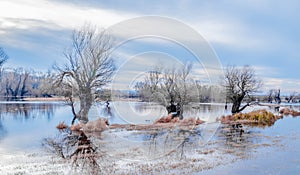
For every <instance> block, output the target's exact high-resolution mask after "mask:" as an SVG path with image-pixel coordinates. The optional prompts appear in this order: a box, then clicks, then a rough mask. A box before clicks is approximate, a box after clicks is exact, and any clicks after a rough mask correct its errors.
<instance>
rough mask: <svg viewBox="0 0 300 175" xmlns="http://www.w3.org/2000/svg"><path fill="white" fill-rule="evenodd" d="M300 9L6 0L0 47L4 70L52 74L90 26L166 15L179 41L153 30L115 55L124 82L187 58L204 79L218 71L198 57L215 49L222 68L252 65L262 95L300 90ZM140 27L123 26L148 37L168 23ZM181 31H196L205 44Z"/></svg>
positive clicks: (138, 0)
mask: <svg viewBox="0 0 300 175" xmlns="http://www.w3.org/2000/svg"><path fill="white" fill-rule="evenodd" d="M299 7H300V1H297V0H286V1H282V0H251V1H250V0H244V1H238V0H226V1H225V0H216V1H202V0H201V1H199V0H177V1H160V0H153V1H151V2H150V1H146V0H132V1H124V0H112V1H101V0H84V1H83V0H1V1H0V47H2V48H3V49H4V50H5V51H6V53H7V54H8V55H9V60H8V62H7V63H6V64H5V66H7V67H25V68H32V69H36V70H40V71H47V70H49V69H51V67H52V65H53V64H54V63H64V61H65V58H64V55H63V51H64V49H66V48H67V47H69V46H70V43H71V40H70V36H71V33H72V31H73V30H74V29H78V28H80V27H81V26H83V25H84V24H86V23H90V24H93V25H95V26H97V27H99V28H106V29H107V28H109V29H115V28H117V27H118V26H120V25H119V24H124V23H125V24H128V23H129V22H128V21H130V20H131V19H136V18H139V19H148V18H147V16H152V17H156V18H157V17H162V18H167V19H171V20H173V21H175V23H176V26H175V27H170V28H169V29H168V30H167V31H166V32H169V33H173V34H174V33H175V35H176V36H175V35H174V37H175V39H174V38H171V39H173V40H170V38H164V37H161V36H158V37H157V36H154V35H153V33H149V35H147V36H146V37H145V36H144V35H145V34H144V35H143V36H140V37H138V38H136V39H132V40H130V41H127V42H126V43H125V44H124V43H123V44H120V46H119V47H118V48H117V49H116V50H115V52H114V53H115V55H114V57H115V59H116V64H117V67H118V70H119V71H118V72H117V74H116V75H118V78H116V79H118V83H119V84H122V82H123V83H125V84H126V83H127V84H126V86H131V84H132V82H133V81H134V80H135V79H136V78H138V77H139V76H140V75H142V74H143V73H144V72H146V71H148V70H150V69H151V68H152V67H153V66H154V65H164V66H166V65H167V66H173V67H174V66H175V67H177V66H178V64H179V65H180V64H183V63H184V62H185V61H191V62H195V63H194V67H193V72H192V73H193V76H194V78H195V79H196V78H198V79H201V80H202V81H203V82H206V80H207V79H208V77H209V76H210V75H211V74H213V71H211V67H209V66H207V65H205V63H206V62H207V61H206V60H205V58H206V57H205V54H202V56H200V58H198V60H197V59H195V57H196V56H197V54H196V56H195V52H197V51H202V50H201V49H202V48H201V47H202V46H203V47H204V46H210V49H211V50H212V51H213V52H214V53H215V56H216V57H217V58H218V61H217V62H216V64H218V65H219V64H220V65H221V66H224V67H226V66H228V65H236V66H243V65H250V66H252V67H253V68H254V69H255V72H256V73H257V76H258V77H259V78H260V79H262V81H263V84H264V86H263V88H262V89H263V90H264V91H267V90H268V89H271V88H272V89H274V88H275V89H278V88H280V89H281V90H282V92H284V93H291V92H293V91H297V92H300V89H299V87H300V74H299V73H298V71H299V70H300V52H299V50H300V43H299V40H300V21H299V20H300V13H299ZM124 21H125V22H124ZM161 21H163V20H161ZM161 21H160V22H161ZM139 24H140V25H139V26H135V27H134V28H133V27H128V28H125V29H124V28H123V29H124V30H126V31H127V32H129V33H130V32H140V31H147V32H150V31H152V30H155V29H157V31H158V30H161V29H162V26H163V25H164V24H162V25H160V24H159V23H158V24H155V23H153V26H149V25H147V21H146V22H145V24H144V23H143V22H140V23H139ZM126 26H128V25H125V27H126ZM181 26H188V28H189V29H192V30H194V31H196V32H197V33H198V34H199V36H200V37H199V38H201V41H204V42H205V45H201V44H199V43H198V42H194V38H193V36H195V35H192V34H191V33H192V32H191V31H192V30H181V29H180V27H181ZM121 32H123V33H124V31H121ZM112 33H114V32H112ZM125 33H126V32H125ZM127 34H128V33H127ZM146 34H147V33H146ZM199 38H198V36H197V39H199ZM174 41H175V42H174ZM178 41H179V42H178ZM198 41H199V40H198ZM182 43H185V44H182ZM187 45H188V47H187ZM197 47H198V49H197ZM211 53H212V52H211ZM200 54H201V53H200ZM199 59H200V61H199ZM195 60H196V61H195ZM120 77H121V78H120ZM132 77H133V78H132ZM121 79H122V80H121ZM116 84H117V83H116Z"/></svg>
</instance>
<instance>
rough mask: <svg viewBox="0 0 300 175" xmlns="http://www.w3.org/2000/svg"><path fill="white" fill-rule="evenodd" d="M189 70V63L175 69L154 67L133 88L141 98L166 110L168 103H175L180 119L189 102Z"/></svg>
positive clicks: (190, 81)
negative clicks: (158, 104) (184, 107)
mask: <svg viewBox="0 0 300 175" xmlns="http://www.w3.org/2000/svg"><path fill="white" fill-rule="evenodd" d="M191 69H192V64H190V63H187V64H185V65H183V66H182V67H179V68H177V69H176V68H172V69H166V68H162V67H155V68H154V70H152V71H150V72H149V73H148V75H147V76H146V77H145V80H144V81H143V82H138V83H137V84H136V86H135V88H136V89H137V90H138V91H139V93H140V95H142V96H143V98H145V99H147V100H150V101H155V102H158V103H160V104H161V105H163V106H165V107H166V108H167V106H168V104H169V103H168V102H174V103H175V102H177V105H178V108H180V109H181V118H182V113H183V106H184V105H187V104H188V103H190V102H191V94H192V93H191V92H192V91H193V90H192V89H193V88H192V87H193V82H192V80H191V79H190V77H189V75H190V71H191Z"/></svg>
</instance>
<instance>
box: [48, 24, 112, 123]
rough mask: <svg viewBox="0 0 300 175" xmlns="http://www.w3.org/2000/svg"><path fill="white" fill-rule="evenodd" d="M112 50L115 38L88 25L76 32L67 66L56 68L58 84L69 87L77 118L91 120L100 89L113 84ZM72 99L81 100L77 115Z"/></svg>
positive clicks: (67, 52)
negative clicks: (111, 82)
mask: <svg viewBox="0 0 300 175" xmlns="http://www.w3.org/2000/svg"><path fill="white" fill-rule="evenodd" d="M111 49H112V38H111V36H110V35H108V34H107V32H106V31H105V30H101V31H100V32H97V31H96V29H95V28H94V27H91V26H90V25H85V26H84V27H82V28H81V29H79V30H75V31H74V32H73V35H72V44H71V47H70V48H69V49H67V50H66V51H65V52H64V55H65V57H66V59H67V63H66V64H65V65H64V67H60V66H58V65H56V66H55V67H54V68H55V70H57V72H58V74H57V81H56V83H55V84H56V85H60V87H64V88H66V97H67V98H68V99H69V101H70V105H71V106H72V109H74V112H73V114H74V119H75V118H77V119H79V120H81V121H83V122H87V121H88V112H89V110H90V108H91V106H92V104H93V103H94V101H95V97H96V96H95V93H96V91H97V89H99V88H101V87H102V86H104V85H106V84H107V83H108V82H110V80H111V77H112V75H113V72H114V70H115V67H114V63H113V60H112V58H111V57H110V53H111ZM73 97H78V99H79V102H80V109H79V111H78V112H77V111H76V112H75V108H74V98H73Z"/></svg>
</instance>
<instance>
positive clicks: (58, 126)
mask: <svg viewBox="0 0 300 175" xmlns="http://www.w3.org/2000/svg"><path fill="white" fill-rule="evenodd" d="M56 128H57V129H58V130H64V129H67V128H68V125H66V124H65V122H60V123H59V124H58V125H57V126H56Z"/></svg>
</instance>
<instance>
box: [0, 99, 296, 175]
mask: <svg viewBox="0 0 300 175" xmlns="http://www.w3.org/2000/svg"><path fill="white" fill-rule="evenodd" d="M109 106H110V107H109V108H107V107H106V105H105V103H98V104H96V105H95V106H93V108H92V109H91V111H90V114H89V116H90V120H94V119H97V118H98V117H103V118H107V119H108V120H109V123H110V124H128V123H129V124H150V123H153V122H154V121H155V120H156V119H158V118H160V117H161V116H165V115H166V110H165V108H164V107H162V106H160V105H157V104H151V103H142V102H123V101H122V102H121V101H120V102H111V103H110V105H109ZM298 108H299V106H298V107H297V109H298ZM248 110H251V109H248ZM225 114H228V111H224V105H223V104H201V105H196V104H192V105H190V106H189V107H187V108H186V109H185V113H184V117H186V118H188V117H199V118H200V119H202V120H205V121H206V123H205V124H203V125H200V126H199V127H197V128H196V129H193V130H182V129H180V130H151V131H126V130H109V131H106V132H104V133H103V134H102V136H101V138H102V139H103V140H98V141H97V143H98V145H101V148H102V149H103V150H105V149H106V150H105V151H106V153H107V154H108V155H109V156H108V157H107V159H108V160H111V161H112V162H114V164H115V165H116V167H117V168H116V169H114V170H113V172H119V173H120V174H122V172H123V171H124V172H127V173H129V174H130V173H138V174H140V171H138V169H139V167H146V169H147V168H150V169H151V167H147V166H150V164H152V166H155V165H156V164H165V166H175V165H176V167H177V170H176V169H175V170H174V168H172V169H173V170H168V167H163V166H162V167H163V168H165V169H166V170H162V171H161V170H159V171H158V174H161V173H167V174H168V173H175V174H176V173H178V172H180V173H182V172H181V171H185V172H188V174H191V173H194V174H206V175H210V174H246V175H247V174H248V175H250V174H297V173H298V172H299V171H300V151H298V149H299V148H300V127H299V126H300V118H292V117H285V118H283V119H281V120H279V121H277V122H276V123H275V125H273V126H271V127H266V128H257V127H245V128H244V130H245V132H244V133H243V135H240V136H239V133H240V132H239V131H237V132H236V133H237V134H236V135H237V136H234V137H232V131H230V133H229V135H228V128H226V126H224V125H220V123H218V122H216V117H219V116H222V115H225ZM72 117H73V116H72V114H71V109H70V107H69V106H66V105H65V104H63V103H61V102H0V157H2V156H3V158H5V159H4V160H6V161H11V162H12V164H17V165H12V167H8V168H7V169H8V170H7V171H8V172H9V173H12V174H14V173H15V172H19V171H15V169H16V167H19V164H18V161H19V160H21V159H20V158H19V157H15V159H14V158H13V157H14V155H17V154H18V153H19V152H27V153H30V155H29V159H28V156H27V157H26V156H25V159H26V160H27V161H29V160H30V159H32V161H35V162H34V165H33V166H31V167H30V166H29V165H28V166H29V167H28V166H25V165H24V167H21V168H20V167H19V168H20V169H22V168H23V169H24V170H23V171H21V172H20V173H23V172H25V174H26V172H27V170H26V169H28V168H32V170H31V171H29V172H27V174H31V173H32V172H34V171H35V167H36V166H37V165H36V164H38V162H39V160H36V159H37V157H34V156H33V157H31V156H32V154H35V153H37V152H39V153H40V152H43V151H44V150H43V149H41V148H42V141H43V140H44V139H45V138H53V137H55V136H57V135H59V134H61V133H60V132H59V131H58V130H57V129H56V126H57V124H58V123H59V122H65V123H66V124H70V123H71V120H72ZM173 148H175V149H180V150H181V151H179V153H178V155H179V156H177V157H176V156H175V157H171V159H172V161H169V159H170V157H168V156H170V155H169V153H171V152H172V151H173V150H172V149H173ZM103 150H102V151H103ZM167 154H168V155H167ZM161 155H166V157H165V158H159V157H158V156H161ZM4 156H5V157H4ZM19 156H20V155H19ZM23 158H24V157H23ZM112 158H113V159H112ZM149 158H151V160H149V161H153V162H151V163H150V164H148V163H147V164H145V160H148V159H149ZM128 159H130V160H128ZM152 159H153V160H152ZM154 159H155V160H154ZM177 159H178V160H177ZM141 160H143V161H141ZM43 161H45V160H44V159H43ZM137 161H138V162H137ZM177 161H178V162H177ZM21 162H22V161H21ZM58 162H59V161H58ZM108 162H109V161H108ZM164 162H165V163H164ZM166 162H167V163H166ZM174 162H175V164H171V163H174ZM1 164H3V165H1ZM8 164H9V163H8ZM45 164H47V163H45ZM45 166H49V165H45ZM51 166H52V165H51ZM56 166H59V167H60V168H59V170H62V169H64V168H63V167H64V165H61V164H60V163H59V164H57V165H55V166H54V165H53V170H51V171H49V172H54V171H55V172H56V169H57V167H56ZM181 166H182V167H181ZM4 167H7V164H5V163H4V162H1V161H0V173H1V168H2V169H4V170H5V168H4ZM118 167H119V168H118ZM132 167H135V170H136V171H134V172H132ZM189 167H192V168H190V169H186V168H189ZM123 168H125V169H123ZM152 168H153V167H152ZM207 169H209V170H207ZM160 171H161V172H160ZM3 172H6V171H3ZM49 172H47V173H48V174H49ZM60 172H61V171H60ZM159 172H160V173H159ZM195 172H196V173H195ZM64 173H65V171H64ZM36 174H39V173H36ZM50 174H51V173H50ZM67 174H70V172H68V173H67ZM141 174H143V173H141ZM145 174H147V171H146V173H145Z"/></svg>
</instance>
